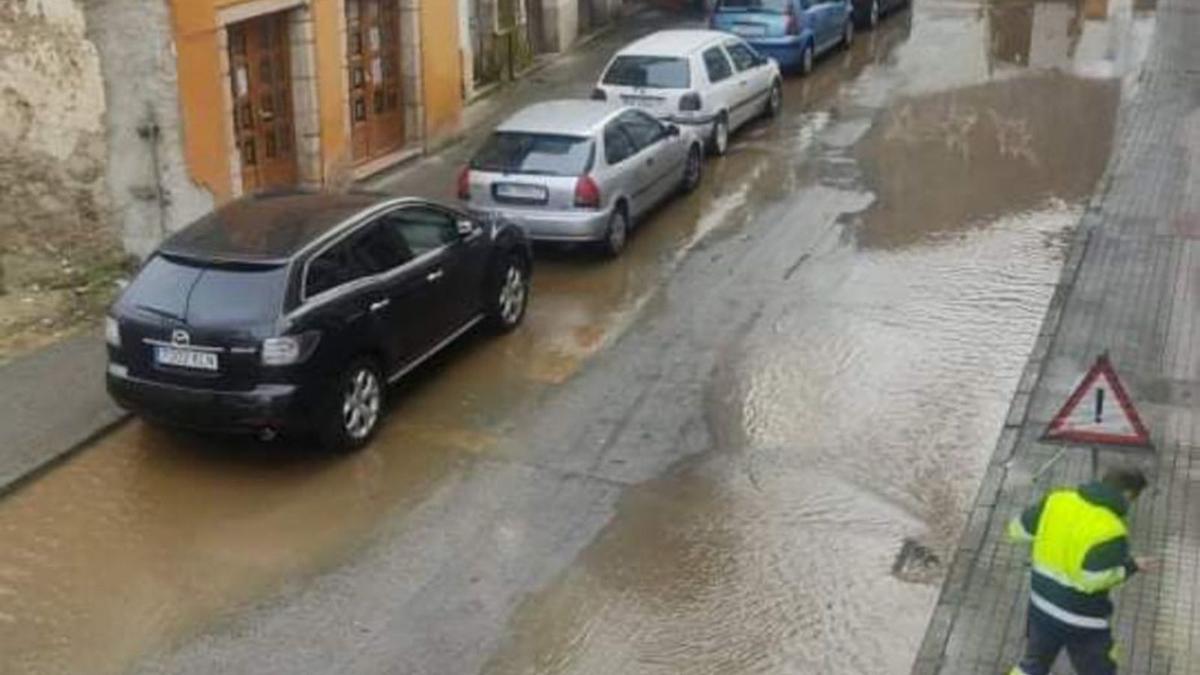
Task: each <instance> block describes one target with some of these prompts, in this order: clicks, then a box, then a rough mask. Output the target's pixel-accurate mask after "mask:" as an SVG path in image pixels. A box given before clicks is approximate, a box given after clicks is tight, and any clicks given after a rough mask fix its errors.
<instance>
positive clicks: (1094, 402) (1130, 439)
mask: <svg viewBox="0 0 1200 675" xmlns="http://www.w3.org/2000/svg"><path fill="white" fill-rule="evenodd" d="M1042 440H1046V441H1058V442H1061V443H1079V444H1081V445H1122V446H1126V447H1140V448H1151V447H1153V444H1152V443H1151V442H1150V432H1149V431H1148V430H1147V429H1146V425H1145V424H1143V423H1142V418H1141V416H1140V415H1138V412H1137V410H1136V409H1134V407H1133V401H1131V400H1130V399H1129V394H1128V393H1126V391H1125V387H1124V385H1122V384H1121V380H1120V378H1118V377H1117V372H1116V371H1115V370H1113V367H1112V363H1111V362H1109V360H1108V356H1107V355H1101V356H1100V358H1098V359H1096V364H1095V365H1093V366H1092V368H1091V370H1089V371H1088V373H1087V375H1085V376H1084V377H1083V381H1081V382H1080V383H1079V386H1078V387H1076V388H1075V391H1074V393H1072V394H1071V397H1070V398H1069V399H1067V404H1066V405H1064V406H1063V407H1062V410H1060V411H1058V414H1057V415H1055V416H1054V420H1053V421H1051V422H1050V426H1049V427H1047V428H1046V433H1045V435H1043V436H1042Z"/></svg>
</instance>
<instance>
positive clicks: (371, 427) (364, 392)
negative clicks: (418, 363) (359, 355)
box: [320, 359, 386, 453]
mask: <svg viewBox="0 0 1200 675" xmlns="http://www.w3.org/2000/svg"><path fill="white" fill-rule="evenodd" d="M337 383H338V384H337V387H336V388H335V389H334V391H332V392H331V395H330V396H329V397H327V400H326V403H325V409H324V410H323V411H322V413H321V418H322V419H321V428H320V436H321V445H323V446H324V447H325V448H327V449H329V450H332V451H334V452H339V453H346V452H353V451H355V450H358V449H360V448H362V447H363V446H365V445H366V444H367V443H369V442H370V441H371V438H372V437H374V436H375V432H377V431H378V430H379V420H380V418H381V417H382V416H383V404H384V396H385V391H384V389H385V386H386V385H385V384H384V381H383V376H382V375H381V374H380V372H379V367H378V366H376V365H375V362H374V361H372V360H371V359H357V360H355V361H354V362H352V363H351V364H350V366H349V367H347V368H346V369H345V370H344V371H342V374H341V376H340V377H339V378H338V380H337Z"/></svg>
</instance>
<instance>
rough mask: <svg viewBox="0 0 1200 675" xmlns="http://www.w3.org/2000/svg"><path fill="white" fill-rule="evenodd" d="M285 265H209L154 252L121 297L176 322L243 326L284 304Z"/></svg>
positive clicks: (272, 313)
mask: <svg viewBox="0 0 1200 675" xmlns="http://www.w3.org/2000/svg"><path fill="white" fill-rule="evenodd" d="M286 288H287V267H286V266H265V265H236V266H216V267H214V266H209V265H205V264H201V263H197V262H192V261H188V260H183V259H178V258H174V257H171V258H168V257H164V256H162V255H157V256H154V257H153V258H151V259H150V262H148V263H146V266H145V267H143V268H142V271H141V272H139V273H138V275H137V277H136V278H135V279H134V280H133V283H131V284H130V285H129V288H128V289H126V291H125V294H124V297H123V302H126V303H129V305H130V306H131V307H134V308H135V309H138V310H140V311H144V312H148V313H150V314H155V315H158V316H163V317H166V318H171V319H176V320H179V321H185V320H186V321H189V322H196V323H201V322H202V323H204V324H217V325H246V324H252V323H258V322H262V321H264V320H267V321H269V320H271V319H273V318H275V317H276V316H278V315H279V312H280V310H281V309H282V308H283V294H284V292H285V290H286Z"/></svg>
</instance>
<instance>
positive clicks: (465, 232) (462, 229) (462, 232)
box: [458, 218, 475, 237]
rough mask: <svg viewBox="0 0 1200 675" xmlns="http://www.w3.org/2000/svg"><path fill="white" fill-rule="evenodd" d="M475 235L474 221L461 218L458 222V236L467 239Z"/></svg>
mask: <svg viewBox="0 0 1200 675" xmlns="http://www.w3.org/2000/svg"><path fill="white" fill-rule="evenodd" d="M474 233H475V221H473V220H471V219H469V218H463V219H461V220H459V221H458V234H459V236H460V237H469V236H471V235H472V234H474Z"/></svg>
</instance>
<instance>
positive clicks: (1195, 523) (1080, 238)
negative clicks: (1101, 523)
mask: <svg viewBox="0 0 1200 675" xmlns="http://www.w3.org/2000/svg"><path fill="white" fill-rule="evenodd" d="M1156 31H1157V33H1156V35H1155V40H1154V43H1153V46H1152V47H1151V53H1150V55H1149V57H1148V59H1147V62H1146V65H1145V67H1144V70H1143V72H1142V73H1141V75H1140V77H1139V80H1138V85H1137V87H1138V88H1137V90H1136V93H1135V94H1134V96H1133V97H1132V98H1131V99H1130V100H1129V101H1128V102H1127V103H1126V105H1125V107H1124V108H1123V110H1122V120H1121V126H1120V131H1119V132H1118V133H1119V139H1118V148H1117V151H1116V154H1115V155H1114V160H1113V162H1112V164H1111V165H1110V167H1109V174H1108V176H1107V180H1106V182H1105V183H1104V184H1103V185H1102V186H1101V190H1100V193H1099V195H1098V197H1097V199H1096V200H1095V201H1094V203H1093V204H1092V206H1091V208H1090V209H1089V210H1088V212H1087V214H1086V215H1085V216H1084V218H1083V222H1082V224H1081V228H1080V230H1079V232H1078V235H1077V239H1076V241H1075V243H1074V245H1073V247H1072V253H1071V256H1070V259H1069V260H1068V262H1067V265H1066V269H1065V271H1064V275H1063V278H1062V280H1061V282H1060V284H1059V287H1058V289H1057V292H1056V294H1055V298H1054V300H1053V302H1052V304H1051V308H1050V311H1049V314H1048V316H1047V318H1046V321H1045V324H1044V326H1043V330H1042V334H1041V336H1040V338H1039V340H1038V342H1037V344H1036V346H1035V349H1034V353H1033V355H1032V357H1031V359H1030V361H1029V364H1028V367H1027V369H1026V371H1025V374H1024V377H1023V378H1022V380H1021V384H1020V386H1019V388H1018V392H1017V394H1016V396H1015V399H1014V401H1013V405H1012V408H1011V410H1010V414H1009V418H1008V420H1007V422H1006V425H1005V428H1004V430H1003V433H1002V435H1001V437H1000V441H999V443H998V447H997V449H996V452H995V455H994V456H993V458H992V461H991V463H990V466H989V469H988V472H987V474H986V476H985V478H984V480H983V484H982V486H981V489H980V492H979V495H978V497H977V501H976V504H975V505H974V509H973V512H972V514H971V516H970V520H969V522H968V525H967V527H966V530H965V532H964V534H963V536H962V539H961V541H960V543H959V548H958V550H957V551H956V555H955V560H954V562H953V564H952V566H951V569H950V571H949V574H948V577H947V580H946V582H945V585H944V586H943V588H942V593H941V597H940V599H939V602H938V605H937V608H936V609H935V611H934V614H933V617H932V620H931V622H930V624H929V627H928V632H927V634H926V636H925V641H924V644H923V645H922V647H921V650H920V653H919V654H918V658H917V660H916V664H915V666H914V668H913V673H914V675H932V674H934V673H944V674H945V675H968V674H971V673H979V674H985V675H999V674H1001V673H1007V672H1008V670H1009V669H1010V668H1011V667H1012V665H1013V664H1014V662H1015V660H1016V659H1017V657H1018V654H1019V651H1020V649H1021V647H1022V644H1023V635H1024V626H1025V616H1024V615H1025V603H1026V597H1027V595H1026V593H1027V590H1028V564H1027V559H1028V548H1027V547H1024V546H1014V545H1010V544H1008V543H1007V542H1006V540H1005V537H1004V528H1005V525H1006V524H1007V523H1006V521H1007V520H1008V519H1009V518H1010V517H1012V516H1013V515H1014V514H1016V513H1017V512H1019V510H1020V508H1022V507H1023V506H1024V505H1026V504H1028V503H1030V502H1032V501H1033V500H1034V499H1035V498H1036V495H1038V494H1040V493H1041V492H1042V491H1044V490H1045V489H1046V488H1047V487H1048V486H1050V485H1057V484H1071V483H1077V482H1081V481H1083V480H1085V479H1087V478H1088V477H1089V475H1090V460H1089V456H1088V453H1087V452H1083V451H1080V452H1074V453H1072V454H1071V455H1070V457H1069V458H1068V460H1067V461H1064V462H1062V463H1060V464H1059V465H1057V467H1056V468H1055V469H1054V470H1052V471H1051V472H1049V474H1048V475H1047V476H1045V477H1043V479H1041V480H1039V481H1038V482H1037V484H1034V482H1033V480H1032V477H1033V474H1034V473H1035V472H1036V471H1037V469H1038V467H1040V466H1041V465H1042V464H1043V463H1045V462H1046V461H1047V460H1048V459H1049V458H1050V457H1051V456H1052V455H1053V454H1054V451H1055V448H1052V447H1048V446H1045V445H1042V444H1039V443H1038V442H1037V440H1036V439H1037V436H1038V435H1040V433H1041V432H1042V430H1044V429H1045V427H1046V424H1047V423H1048V421H1049V419H1050V418H1051V417H1052V416H1053V414H1054V413H1055V412H1056V410H1057V408H1058V406H1061V405H1062V402H1063V401H1064V400H1066V397H1067V395H1068V394H1069V392H1070V390H1071V389H1072V387H1073V385H1074V384H1075V382H1076V381H1077V378H1078V377H1080V376H1081V375H1082V373H1083V372H1084V371H1085V370H1086V369H1087V367H1088V366H1089V365H1090V363H1091V361H1092V360H1093V359H1094V358H1095V357H1096V355H1097V354H1099V353H1100V352H1102V351H1104V350H1106V349H1107V350H1109V351H1110V353H1111V356H1112V360H1113V363H1114V364H1115V366H1116V368H1117V370H1118V372H1119V373H1120V375H1121V376H1122V378H1123V379H1124V380H1125V381H1126V383H1127V385H1128V386H1129V387H1130V389H1131V390H1132V394H1133V396H1134V398H1135V399H1136V402H1137V404H1138V405H1139V408H1140V410H1141V412H1142V414H1143V417H1144V418H1145V419H1146V421H1147V423H1148V425H1149V426H1150V429H1151V432H1152V434H1153V435H1154V439H1155V442H1156V443H1157V444H1158V454H1157V457H1150V458H1149V459H1145V460H1141V461H1142V463H1143V464H1144V465H1145V466H1146V467H1147V468H1149V469H1151V470H1152V471H1153V474H1154V478H1153V481H1154V485H1153V487H1154V489H1153V490H1152V491H1151V492H1149V493H1148V494H1147V495H1145V496H1143V498H1142V500H1141V502H1140V503H1139V504H1138V505H1137V506H1136V507H1135V509H1134V512H1133V517H1132V521H1131V528H1132V532H1133V545H1134V549H1135V551H1138V552H1140V553H1145V554H1151V555H1158V556H1161V557H1162V558H1163V560H1164V568H1165V569H1164V570H1163V572H1162V573H1161V574H1158V575H1139V576H1138V577H1135V578H1134V579H1133V580H1131V582H1130V583H1129V584H1128V585H1127V586H1125V587H1124V588H1123V589H1122V590H1121V591H1119V592H1118V593H1117V606H1118V611H1117V629H1116V633H1117V639H1118V642H1119V644H1120V647H1121V649H1122V654H1123V656H1122V670H1121V672H1122V673H1125V674H1135V675H1140V674H1154V675H1160V674H1161V675H1167V674H1171V675H1187V674H1200V616H1197V611H1198V606H1200V594H1198V593H1197V591H1198V590H1200V589H1198V585H1200V409H1198V408H1197V405H1198V404H1200V6H1198V5H1197V4H1196V3H1195V0H1160V2H1159V4H1158V22H1157V28H1156ZM1101 461H1102V464H1103V463H1115V462H1119V461H1126V462H1131V461H1138V460H1136V459H1133V458H1129V457H1126V458H1124V460H1122V458H1121V457H1120V456H1117V455H1115V454H1114V453H1105V455H1104V456H1103V457H1102V460H1101ZM1193 490H1197V491H1198V492H1197V493H1193V492H1192V491H1193ZM1056 672H1059V673H1066V672H1071V671H1070V670H1069V669H1067V667H1066V665H1065V659H1064V662H1060V664H1059V670H1057V671H1056ZM1084 675H1086V674H1084Z"/></svg>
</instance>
